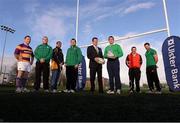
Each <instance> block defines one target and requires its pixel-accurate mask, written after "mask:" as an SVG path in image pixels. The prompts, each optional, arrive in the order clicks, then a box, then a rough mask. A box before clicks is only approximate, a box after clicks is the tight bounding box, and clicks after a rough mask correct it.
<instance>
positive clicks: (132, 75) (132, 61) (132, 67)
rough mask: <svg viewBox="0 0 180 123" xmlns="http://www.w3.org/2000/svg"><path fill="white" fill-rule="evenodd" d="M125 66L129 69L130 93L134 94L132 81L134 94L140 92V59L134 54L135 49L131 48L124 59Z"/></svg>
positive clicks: (139, 56)
mask: <svg viewBox="0 0 180 123" xmlns="http://www.w3.org/2000/svg"><path fill="white" fill-rule="evenodd" d="M126 65H127V66H128V68H129V80H130V83H129V84H130V93H134V80H135V83H136V92H137V93H139V92H140V87H139V81H140V77H141V70H140V68H141V65H142V57H141V55H139V54H138V53H137V52H136V47H132V48H131V53H130V54H129V55H128V56H127V57H126Z"/></svg>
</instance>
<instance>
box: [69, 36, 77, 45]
mask: <svg viewBox="0 0 180 123" xmlns="http://www.w3.org/2000/svg"><path fill="white" fill-rule="evenodd" d="M70 44H71V46H76V39H75V38H72V39H71V41H70Z"/></svg>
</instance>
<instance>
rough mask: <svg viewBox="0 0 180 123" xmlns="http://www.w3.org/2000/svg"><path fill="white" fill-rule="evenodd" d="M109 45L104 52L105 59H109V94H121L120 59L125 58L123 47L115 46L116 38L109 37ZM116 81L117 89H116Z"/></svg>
mask: <svg viewBox="0 0 180 123" xmlns="http://www.w3.org/2000/svg"><path fill="white" fill-rule="evenodd" d="M108 41H109V44H110V45H108V46H107V47H106V48H105V51H104V57H105V58H107V59H108V61H107V70H108V75H109V83H110V89H109V91H107V93H108V94H114V93H115V92H116V93H117V94H121V80H120V62H119V58H120V57H122V56H123V51H122V49H121V46H120V45H118V44H114V37H113V36H109V38H108ZM114 79H115V88H114Z"/></svg>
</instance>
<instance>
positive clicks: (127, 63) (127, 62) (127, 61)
mask: <svg viewBox="0 0 180 123" xmlns="http://www.w3.org/2000/svg"><path fill="white" fill-rule="evenodd" d="M125 63H126V65H127V67H129V57H128V55H127V57H126V61H125Z"/></svg>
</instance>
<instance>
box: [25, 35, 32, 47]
mask: <svg viewBox="0 0 180 123" xmlns="http://www.w3.org/2000/svg"><path fill="white" fill-rule="evenodd" d="M24 43H26V44H27V45H29V44H30V43H31V37H30V36H29V35H26V36H25V37H24Z"/></svg>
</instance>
